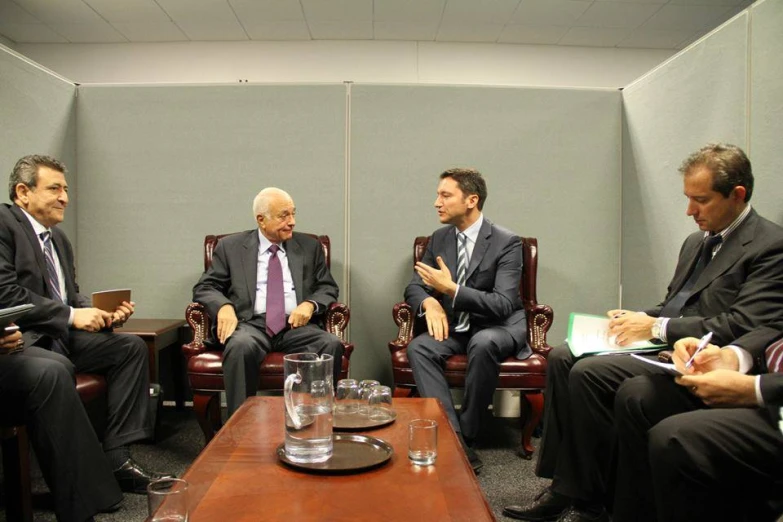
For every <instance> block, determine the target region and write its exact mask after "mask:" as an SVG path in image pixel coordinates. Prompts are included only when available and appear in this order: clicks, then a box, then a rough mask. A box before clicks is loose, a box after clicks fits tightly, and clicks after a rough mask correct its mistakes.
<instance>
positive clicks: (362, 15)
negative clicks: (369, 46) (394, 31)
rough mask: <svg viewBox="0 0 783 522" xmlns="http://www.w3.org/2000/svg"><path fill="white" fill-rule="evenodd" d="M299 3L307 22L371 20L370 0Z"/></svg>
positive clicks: (323, 0)
mask: <svg viewBox="0 0 783 522" xmlns="http://www.w3.org/2000/svg"><path fill="white" fill-rule="evenodd" d="M301 2H302V7H303V8H304V12H305V17H306V18H307V19H308V20H317V21H329V22H333V21H341V20H345V21H354V22H361V21H367V20H372V0H301ZM371 38H372V37H371Z"/></svg>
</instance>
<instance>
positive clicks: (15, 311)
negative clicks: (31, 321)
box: [0, 304, 34, 328]
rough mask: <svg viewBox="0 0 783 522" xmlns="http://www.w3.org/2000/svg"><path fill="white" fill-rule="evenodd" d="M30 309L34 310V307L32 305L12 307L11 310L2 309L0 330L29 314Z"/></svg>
mask: <svg viewBox="0 0 783 522" xmlns="http://www.w3.org/2000/svg"><path fill="white" fill-rule="evenodd" d="M32 308H34V305H32V304H23V305H19V306H12V307H11V308H3V309H2V310H0V328H5V327H6V326H8V325H9V324H11V323H13V322H14V321H16V320H17V319H19V318H20V317H22V316H23V315H24V314H26V313H27V312H29V311H30V310H31V309H32Z"/></svg>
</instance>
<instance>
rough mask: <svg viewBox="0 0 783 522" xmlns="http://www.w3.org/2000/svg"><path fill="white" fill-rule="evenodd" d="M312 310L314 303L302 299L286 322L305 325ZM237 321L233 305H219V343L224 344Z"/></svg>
mask: <svg viewBox="0 0 783 522" xmlns="http://www.w3.org/2000/svg"><path fill="white" fill-rule="evenodd" d="M313 312H315V305H314V304H313V303H311V302H310V301H302V302H301V303H299V306H297V307H296V308H294V310H293V311H292V312H291V314H290V315H289V316H288V324H289V325H290V326H291V328H299V327H301V326H305V325H307V324H308V323H309V322H310V319H311V318H312V317H313ZM238 323H239V320H238V319H237V314H236V312H235V311H234V305H232V304H224V305H223V306H221V307H220V310H218V314H217V337H218V341H220V344H226V341H227V340H228V338H229V337H231V334H233V333H234V330H236V329H237V324H238Z"/></svg>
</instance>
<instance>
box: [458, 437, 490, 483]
mask: <svg viewBox="0 0 783 522" xmlns="http://www.w3.org/2000/svg"><path fill="white" fill-rule="evenodd" d="M457 437H459V443H460V445H461V446H462V450H463V451H464V452H465V456H466V457H468V462H469V463H470V467H471V468H473V473H475V474H476V475H478V474H479V473H480V472H481V468H483V467H484V463H483V462H482V461H481V458H479V456H478V453H476V450H474V449H473V445H472V444H468V443H467V442H466V441H465V439H464V438H463V437H462V435H461V434H460V433H457Z"/></svg>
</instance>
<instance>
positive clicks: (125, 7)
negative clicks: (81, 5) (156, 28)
mask: <svg viewBox="0 0 783 522" xmlns="http://www.w3.org/2000/svg"><path fill="white" fill-rule="evenodd" d="M84 2H85V3H87V4H88V5H89V6H90V7H92V8H93V9H94V10H95V11H97V12H98V14H100V15H101V16H102V17H103V18H104V19H106V20H107V21H108V22H111V23H114V22H137V23H139V22H145V23H156V22H168V21H169V17H168V16H167V15H166V13H165V12H164V11H163V9H161V8H160V6H159V5H158V4H156V3H155V1H154V0H84Z"/></svg>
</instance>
